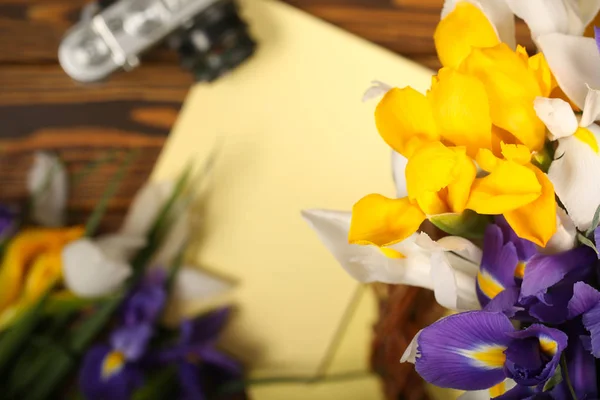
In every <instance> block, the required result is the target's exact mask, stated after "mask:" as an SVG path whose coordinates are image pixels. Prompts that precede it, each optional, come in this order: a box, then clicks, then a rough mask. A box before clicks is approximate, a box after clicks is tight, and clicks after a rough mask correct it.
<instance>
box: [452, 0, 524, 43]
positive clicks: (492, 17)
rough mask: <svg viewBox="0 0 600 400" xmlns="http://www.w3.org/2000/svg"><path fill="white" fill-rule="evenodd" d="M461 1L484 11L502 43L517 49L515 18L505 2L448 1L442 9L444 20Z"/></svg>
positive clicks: (482, 0)
mask: <svg viewBox="0 0 600 400" xmlns="http://www.w3.org/2000/svg"><path fill="white" fill-rule="evenodd" d="M461 1H464V2H467V3H471V4H473V5H474V6H477V7H479V9H480V10H481V11H483V13H484V14H485V16H486V17H487V19H488V20H489V21H490V23H491V24H492V26H493V27H494V29H495V30H496V33H497V34H498V37H499V38H500V41H502V42H504V43H506V44H507V45H508V46H509V47H510V48H511V49H514V48H516V45H517V44H516V38H515V17H514V15H513V13H512V11H511V10H510V8H508V6H507V5H506V4H505V3H504V1H498V0H446V1H445V2H444V6H443V7H442V15H441V18H444V17H445V16H446V15H448V14H449V13H450V12H452V10H454V7H456V4H457V3H459V2H461Z"/></svg>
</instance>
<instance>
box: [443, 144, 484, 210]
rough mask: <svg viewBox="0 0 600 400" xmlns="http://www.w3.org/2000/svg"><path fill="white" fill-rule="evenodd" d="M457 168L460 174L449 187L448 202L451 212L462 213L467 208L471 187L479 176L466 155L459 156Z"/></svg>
mask: <svg viewBox="0 0 600 400" xmlns="http://www.w3.org/2000/svg"><path fill="white" fill-rule="evenodd" d="M457 168H458V169H459V170H460V172H459V173H458V174H457V175H456V179H455V180H454V181H452V182H451V183H450V184H449V185H448V200H447V202H448V205H449V206H450V211H452V212H454V213H462V212H463V211H464V210H465V208H466V207H467V202H468V200H469V195H470V193H471V186H472V185H473V182H474V181H475V176H476V175H477V168H476V167H475V164H474V163H473V161H472V160H471V159H470V158H469V157H467V155H466V154H462V155H460V156H459V158H458V163H457Z"/></svg>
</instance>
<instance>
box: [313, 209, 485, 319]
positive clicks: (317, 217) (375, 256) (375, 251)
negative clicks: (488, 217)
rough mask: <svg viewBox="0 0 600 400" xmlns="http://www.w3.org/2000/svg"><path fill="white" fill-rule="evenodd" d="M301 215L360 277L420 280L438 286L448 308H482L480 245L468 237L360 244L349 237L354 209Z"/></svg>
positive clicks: (395, 281) (423, 236) (414, 283)
mask: <svg viewBox="0 0 600 400" xmlns="http://www.w3.org/2000/svg"><path fill="white" fill-rule="evenodd" d="M302 215H303V217H304V219H305V220H306V221H307V222H308V223H309V225H310V226H311V227H312V228H313V229H314V230H315V231H316V233H317V234H318V235H319V238H320V239H321V241H322V242H323V243H324V244H325V246H327V248H328V249H329V251H330V252H331V253H332V254H333V256H334V257H335V258H336V259H337V261H338V262H339V263H340V264H341V265H342V267H343V268H344V269H345V270H346V272H348V274H350V275H351V276H352V277H353V278H355V279H356V280H358V281H360V282H365V283H367V282H384V283H392V284H405V285H411V286H419V287H423V288H427V289H430V290H433V291H434V293H435V296H436V300H437V301H438V303H440V304H441V305H443V306H445V307H447V308H450V309H454V310H468V309H478V308H479V304H478V302H477V298H476V294H475V276H476V275H477V270H478V265H479V262H480V260H481V250H480V249H479V248H477V247H476V246H475V245H473V244H472V243H471V242H469V241H468V240H466V239H463V238H459V237H452V236H450V237H446V238H443V239H441V240H439V241H438V242H434V241H432V240H431V239H430V238H429V237H428V236H427V235H426V234H424V233H420V234H414V235H412V236H410V237H409V238H407V239H405V240H404V241H402V242H399V243H396V244H395V245H393V246H391V247H389V248H388V247H386V248H378V247H376V246H359V245H355V244H350V243H348V240H347V237H348V232H349V230H350V218H351V216H350V213H345V212H339V211H327V210H305V211H303V212H302ZM400 254H402V255H400ZM457 254H458V255H457Z"/></svg>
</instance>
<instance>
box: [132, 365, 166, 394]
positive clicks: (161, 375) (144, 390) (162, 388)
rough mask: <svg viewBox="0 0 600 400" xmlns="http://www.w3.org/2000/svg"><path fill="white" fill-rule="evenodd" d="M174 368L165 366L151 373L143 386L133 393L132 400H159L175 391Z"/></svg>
mask: <svg viewBox="0 0 600 400" xmlns="http://www.w3.org/2000/svg"><path fill="white" fill-rule="evenodd" d="M176 377H177V375H176V370H175V368H174V367H168V368H165V369H163V370H161V371H159V372H157V373H155V374H153V375H151V376H150V377H149V378H148V379H146V382H145V384H144V386H142V387H141V388H140V389H139V390H138V391H136V392H135V393H134V394H133V397H132V400H161V399H166V398H168V397H169V394H171V393H173V392H174V391H175V389H176V388H175V385H176V382H177V381H176V379H175V378H176Z"/></svg>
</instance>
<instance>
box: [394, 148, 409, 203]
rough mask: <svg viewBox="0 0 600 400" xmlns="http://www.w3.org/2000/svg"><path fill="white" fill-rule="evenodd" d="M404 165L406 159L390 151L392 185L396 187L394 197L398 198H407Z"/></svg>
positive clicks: (406, 161) (406, 162)
mask: <svg viewBox="0 0 600 400" xmlns="http://www.w3.org/2000/svg"><path fill="white" fill-rule="evenodd" d="M406 164H408V159H407V158H406V157H404V156H403V155H402V154H400V153H397V152H395V151H392V176H393V177H394V183H395V185H396V196H398V198H402V197H406V196H408V191H407V190H406V174H405V173H404V171H405V170H406Z"/></svg>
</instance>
